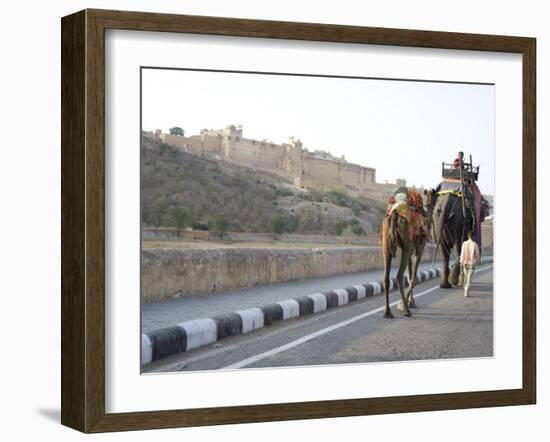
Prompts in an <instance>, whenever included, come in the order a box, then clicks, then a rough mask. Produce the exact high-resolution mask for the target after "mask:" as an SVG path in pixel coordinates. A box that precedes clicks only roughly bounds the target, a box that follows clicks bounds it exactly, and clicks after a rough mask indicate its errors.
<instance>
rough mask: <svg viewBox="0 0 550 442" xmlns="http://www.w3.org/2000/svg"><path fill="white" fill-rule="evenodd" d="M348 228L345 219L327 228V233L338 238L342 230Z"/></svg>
mask: <svg viewBox="0 0 550 442" xmlns="http://www.w3.org/2000/svg"><path fill="white" fill-rule="evenodd" d="M347 226H348V222H347V221H346V220H345V219H339V220H337V221H336V222H335V223H334V224H332V225H331V226H330V227H329V232H330V233H331V234H332V235H337V236H340V235H342V233H344V230H345V229H346V227H347Z"/></svg>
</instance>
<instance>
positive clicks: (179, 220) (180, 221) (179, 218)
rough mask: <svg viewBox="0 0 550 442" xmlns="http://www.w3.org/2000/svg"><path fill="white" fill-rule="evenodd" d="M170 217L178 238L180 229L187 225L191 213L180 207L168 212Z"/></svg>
mask: <svg viewBox="0 0 550 442" xmlns="http://www.w3.org/2000/svg"><path fill="white" fill-rule="evenodd" d="M170 215H171V218H172V223H173V224H174V226H175V227H176V228H177V229H178V236H179V234H180V231H181V229H183V228H185V227H186V226H187V225H188V224H189V222H190V220H191V212H189V210H187V209H185V208H183V207H181V206H175V207H172V209H171V210H170Z"/></svg>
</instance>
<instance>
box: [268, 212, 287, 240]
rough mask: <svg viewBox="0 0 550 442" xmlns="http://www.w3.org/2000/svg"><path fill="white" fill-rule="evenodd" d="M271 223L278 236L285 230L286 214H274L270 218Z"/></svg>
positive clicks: (272, 229)
mask: <svg viewBox="0 0 550 442" xmlns="http://www.w3.org/2000/svg"><path fill="white" fill-rule="evenodd" d="M269 225H270V226H271V231H272V232H273V234H274V236H275V238H277V235H280V234H281V233H283V232H284V231H285V216H284V215H283V214H282V213H276V214H274V215H272V216H271V218H270V220H269Z"/></svg>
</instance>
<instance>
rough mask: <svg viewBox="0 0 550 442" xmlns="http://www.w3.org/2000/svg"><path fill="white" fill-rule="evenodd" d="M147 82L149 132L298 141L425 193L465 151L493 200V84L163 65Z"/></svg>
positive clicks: (144, 110) (144, 108) (145, 106)
mask: <svg viewBox="0 0 550 442" xmlns="http://www.w3.org/2000/svg"><path fill="white" fill-rule="evenodd" d="M142 85H143V88H142V91H143V96H142V99H143V101H142V118H143V129H144V130H153V129H157V128H159V129H163V130H164V131H168V128H169V127H172V126H180V127H182V128H183V129H184V130H185V134H186V135H188V136H189V135H194V134H198V133H199V131H200V130H201V129H204V128H210V129H220V128H223V127H226V126H228V125H230V124H235V125H238V124H242V125H243V136H244V137H246V138H255V139H259V140H262V139H267V140H269V141H273V142H275V143H283V142H286V141H287V140H288V138H289V137H290V136H294V137H296V138H300V139H301V140H302V142H303V144H304V147H306V148H308V149H309V150H314V149H323V150H327V151H329V152H330V153H332V154H333V155H335V156H341V155H345V157H346V159H347V160H348V161H350V162H354V163H359V164H361V165H364V166H369V167H374V168H376V176H377V181H378V182H384V181H385V180H388V181H390V182H395V179H396V178H400V177H404V178H405V179H406V180H407V183H408V184H409V185H413V184H414V185H423V186H425V187H432V186H435V185H436V184H437V183H438V182H439V181H440V176H441V162H442V161H445V162H450V161H452V160H453V159H454V158H455V157H456V154H457V152H458V151H459V150H462V151H464V153H465V156H466V158H468V157H469V155H470V154H472V157H473V160H474V164H475V165H481V169H480V179H479V182H478V184H479V187H480V189H481V191H482V192H483V193H485V194H490V195H492V194H494V160H495V158H494V152H495V146H494V86H489V85H472V84H449V83H426V82H412V81H391V80H371V79H342V78H319V77H296V76H286V75H258V74H238V73H221V72H197V71H175V70H160V69H144V70H143V77H142Z"/></svg>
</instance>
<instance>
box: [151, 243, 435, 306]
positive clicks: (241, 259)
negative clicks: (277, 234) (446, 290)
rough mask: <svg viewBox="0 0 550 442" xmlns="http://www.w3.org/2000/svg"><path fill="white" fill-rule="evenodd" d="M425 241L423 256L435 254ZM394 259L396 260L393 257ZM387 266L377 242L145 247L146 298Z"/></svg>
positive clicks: (228, 288)
mask: <svg viewBox="0 0 550 442" xmlns="http://www.w3.org/2000/svg"><path fill="white" fill-rule="evenodd" d="M433 250H434V248H433V247H431V246H427V247H426V250H425V252H424V260H429V259H431V258H432V256H433ZM394 263H395V260H394ZM382 267H383V263H382V254H381V252H380V249H379V248H378V247H362V248H341V247H340V248H323V249H313V250H312V249H244V248H240V249H214V250H166V249H145V250H143V251H142V300H143V301H144V302H149V301H156V300H161V299H167V298H172V297H181V296H186V295H191V294H200V293H211V292H222V291H225V290H231V289H237V288H243V287H253V286H255V285H259V284H272V283H278V282H285V281H292V280H301V279H307V278H315V277H321V276H330V275H337V274H343V273H353V272H364V271H368V270H373V269H379V268H382Z"/></svg>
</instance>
